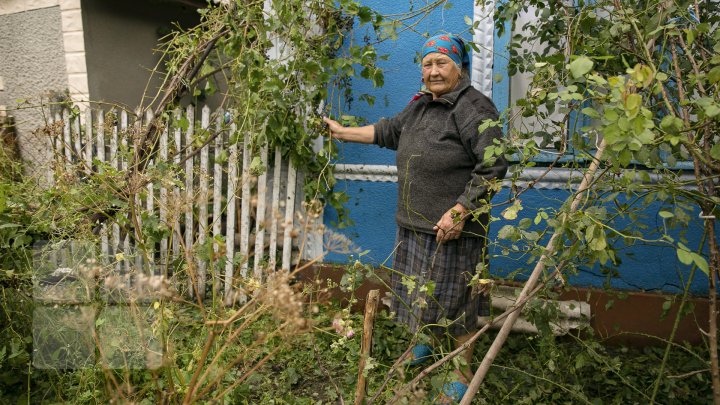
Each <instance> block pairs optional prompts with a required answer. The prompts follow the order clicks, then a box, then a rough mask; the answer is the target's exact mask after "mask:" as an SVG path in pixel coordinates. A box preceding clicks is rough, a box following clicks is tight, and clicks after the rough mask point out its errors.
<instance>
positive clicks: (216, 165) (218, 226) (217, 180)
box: [210, 111, 223, 291]
mask: <svg viewBox="0 0 720 405" xmlns="http://www.w3.org/2000/svg"><path fill="white" fill-rule="evenodd" d="M215 130H216V131H217V132H218V133H219V135H218V137H217V138H215V150H214V161H213V213H212V217H213V224H212V233H213V239H214V241H213V252H214V253H215V254H217V253H218V252H219V251H220V245H219V244H218V243H216V242H215V241H216V240H217V238H219V237H220V236H221V234H222V185H223V168H222V165H221V164H220V160H219V158H220V155H222V153H223V133H222V132H223V114H222V111H218V112H217V120H216V122H215ZM210 265H211V266H213V267H212V272H211V274H212V277H213V280H212V283H213V291H215V290H217V288H218V287H219V282H216V280H217V276H216V275H215V263H214V260H212V261H211V262H210Z"/></svg>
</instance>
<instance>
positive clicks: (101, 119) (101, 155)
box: [95, 109, 110, 260]
mask: <svg viewBox="0 0 720 405" xmlns="http://www.w3.org/2000/svg"><path fill="white" fill-rule="evenodd" d="M96 114H97V119H96V120H95V122H96V123H97V127H96V128H95V143H96V147H97V150H96V155H97V160H98V161H99V162H102V163H105V112H104V111H103V110H102V109H100V110H98V111H97V113H96ZM102 163H101V164H100V165H99V166H98V173H102V172H103V169H102ZM100 251H101V252H102V258H103V260H108V259H109V258H110V242H109V239H108V227H107V224H106V223H103V224H102V227H101V228H100Z"/></svg>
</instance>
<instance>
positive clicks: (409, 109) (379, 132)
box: [373, 96, 420, 150]
mask: <svg viewBox="0 0 720 405" xmlns="http://www.w3.org/2000/svg"><path fill="white" fill-rule="evenodd" d="M417 100H418V98H417V96H416V97H413V99H412V100H411V101H410V103H409V104H408V105H407V106H406V107H405V109H403V110H402V111H401V112H400V113H399V114H398V115H396V116H394V117H392V118H383V119H381V120H379V121H378V122H376V123H375V125H374V127H375V138H374V139H373V143H374V144H376V145H378V146H380V147H382V148H388V149H392V150H397V148H398V144H399V143H400V134H401V133H402V130H403V127H404V126H405V124H406V123H407V122H408V120H409V119H410V117H412V116H413V114H414V113H415V112H416V110H417V108H418V106H419V104H420V103H419V102H418V101H417Z"/></svg>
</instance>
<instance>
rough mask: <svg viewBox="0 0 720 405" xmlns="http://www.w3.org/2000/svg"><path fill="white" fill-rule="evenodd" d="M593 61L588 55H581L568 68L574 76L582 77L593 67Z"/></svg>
mask: <svg viewBox="0 0 720 405" xmlns="http://www.w3.org/2000/svg"><path fill="white" fill-rule="evenodd" d="M593 64H594V63H593V61H592V60H591V59H590V58H588V57H587V56H580V57H579V58H577V59H575V60H574V61H572V62H570V64H569V65H568V69H570V73H571V74H572V76H573V77H574V78H576V79H577V78H579V77H582V76H583V75H584V74H586V73H588V72H589V71H590V70H591V69H592V68H593Z"/></svg>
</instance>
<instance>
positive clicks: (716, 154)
mask: <svg viewBox="0 0 720 405" xmlns="http://www.w3.org/2000/svg"><path fill="white" fill-rule="evenodd" d="M710 157H712V158H713V159H715V160H720V143H716V144H715V145H713V147H712V148H711V149H710Z"/></svg>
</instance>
